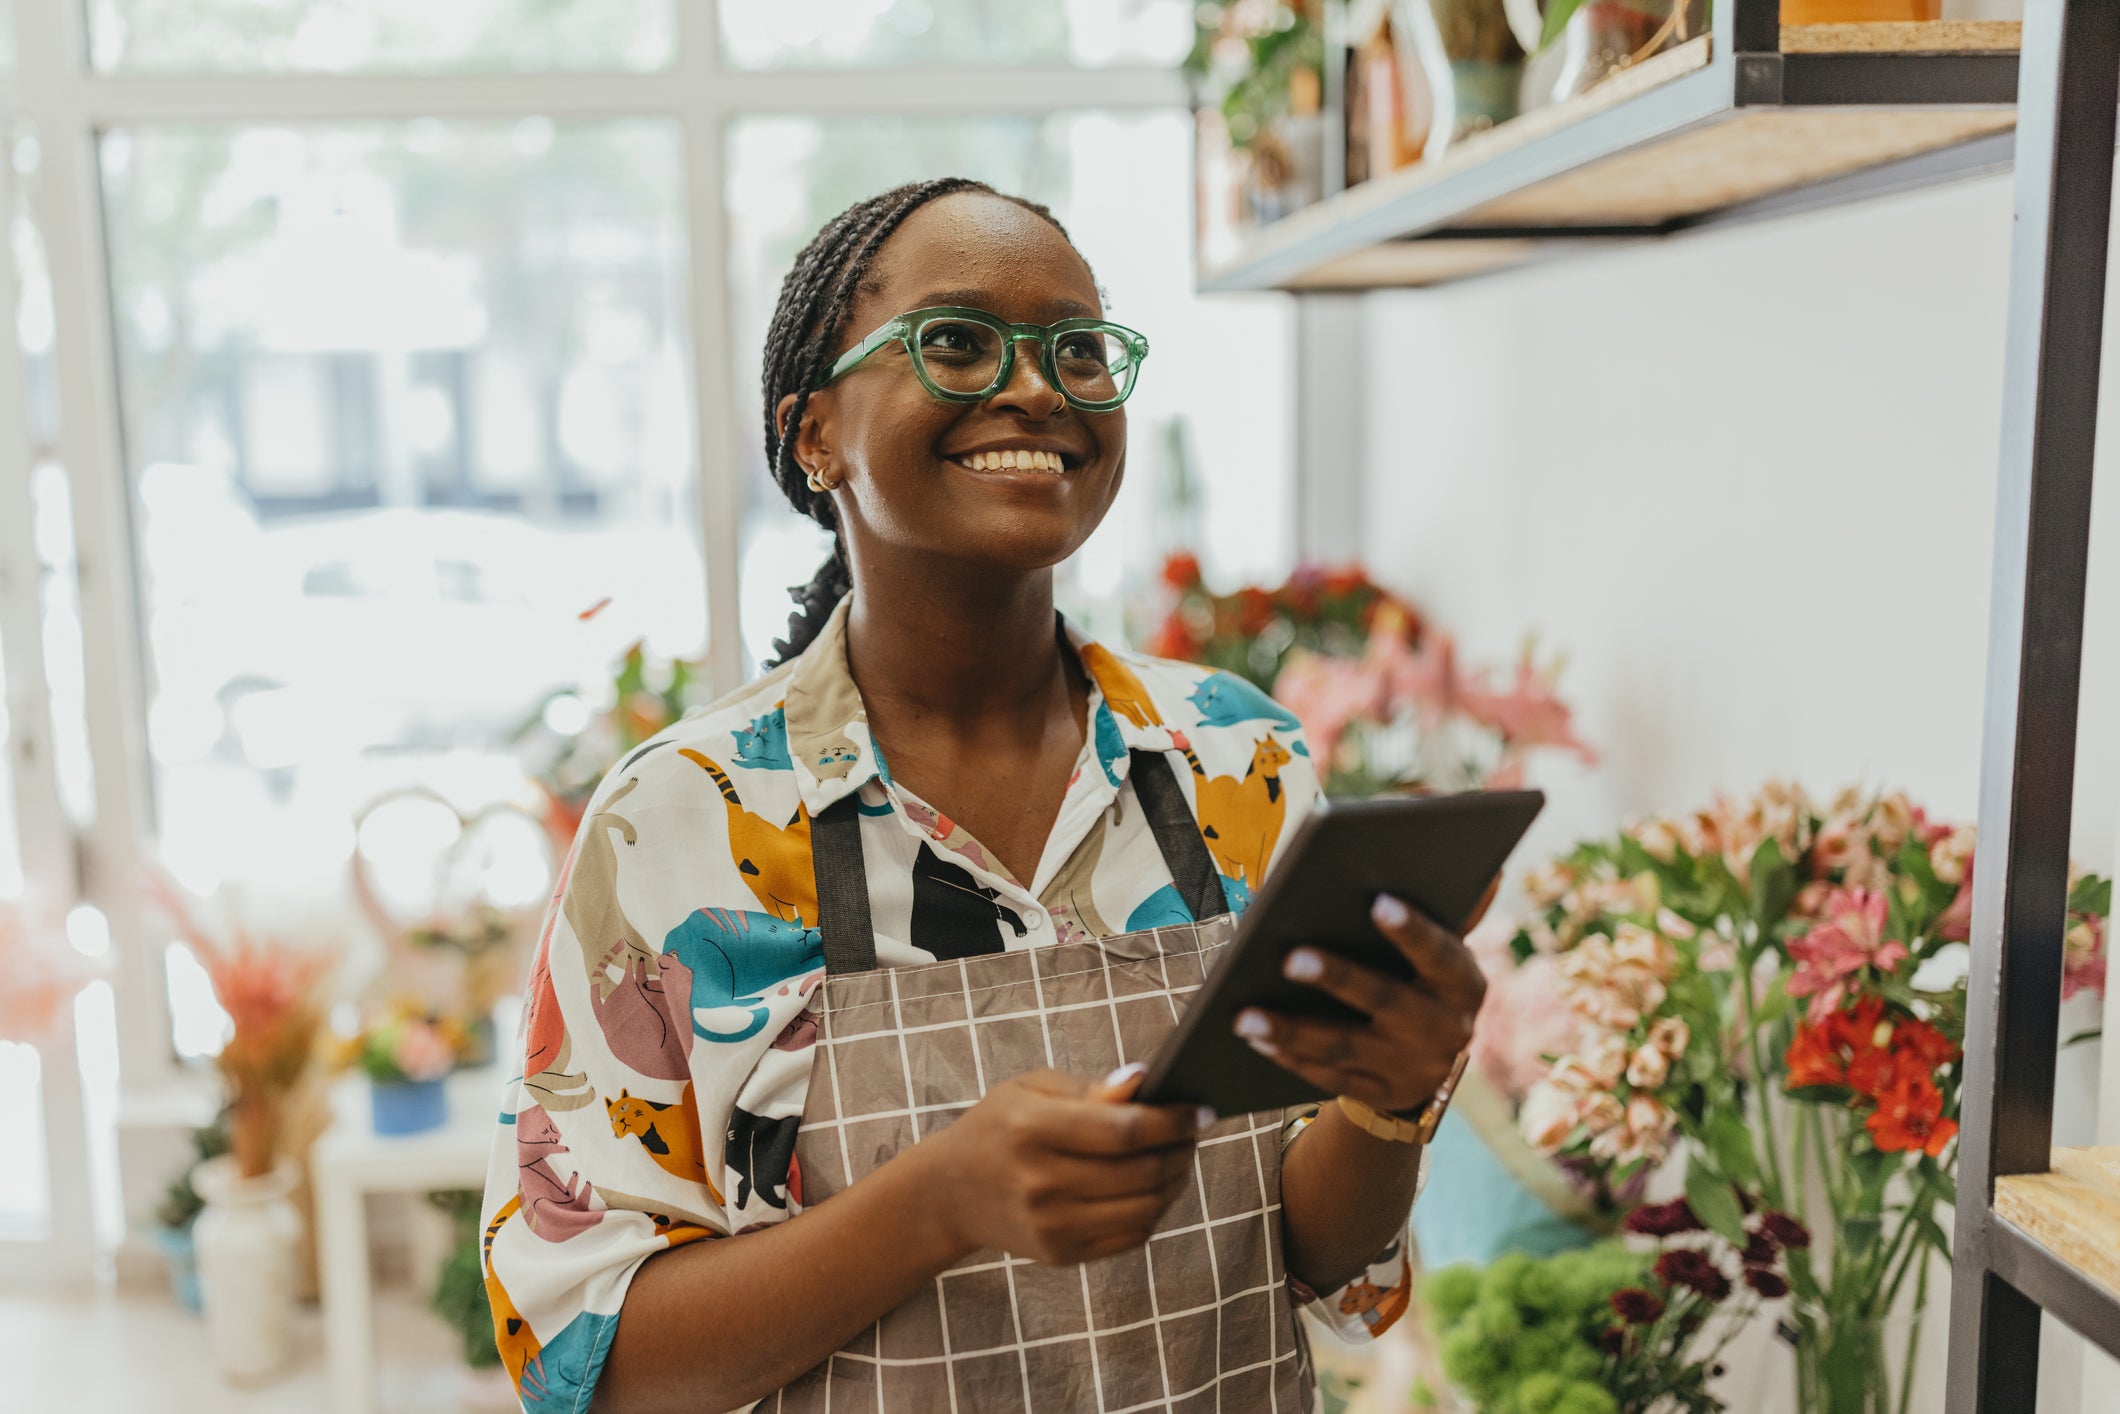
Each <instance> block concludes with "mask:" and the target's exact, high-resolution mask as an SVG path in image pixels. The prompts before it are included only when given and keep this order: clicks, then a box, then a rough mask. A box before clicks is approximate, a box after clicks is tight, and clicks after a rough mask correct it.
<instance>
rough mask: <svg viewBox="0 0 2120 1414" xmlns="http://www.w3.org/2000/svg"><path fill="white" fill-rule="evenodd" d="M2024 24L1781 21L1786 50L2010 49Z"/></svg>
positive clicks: (1955, 51)
mask: <svg viewBox="0 0 2120 1414" xmlns="http://www.w3.org/2000/svg"><path fill="white" fill-rule="evenodd" d="M2023 32H2024V26H2023V25H2022V24H2020V23H2019V22H2017V21H2016V20H1929V21H1908V22H1903V23H1899V24H1855V25H1783V26H1782V27H1781V52H1782V53H1784V54H1995V53H2001V52H2010V53H2014V52H2016V50H2017V47H2018V44H2019V42H2020V41H2021V39H2022V38H2023Z"/></svg>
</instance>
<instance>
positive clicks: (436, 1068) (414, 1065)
mask: <svg viewBox="0 0 2120 1414" xmlns="http://www.w3.org/2000/svg"><path fill="white" fill-rule="evenodd" d="M390 1058H391V1059H392V1060H393V1061H395V1062H396V1063H397V1068H398V1069H399V1070H402V1071H403V1072H405V1078H406V1079H407V1080H439V1079H441V1078H442V1077H443V1076H445V1075H447V1074H448V1073H449V1072H450V1071H451V1070H453V1069H455V1067H456V1053H455V1052H454V1051H452V1050H450V1049H449V1043H448V1042H447V1041H446V1040H444V1039H443V1038H442V1033H441V1032H440V1031H438V1030H436V1029H435V1028H434V1027H432V1026H429V1025H428V1024H427V1023H425V1022H424V1021H410V1022H407V1023H406V1024H405V1026H404V1027H403V1029H401V1030H400V1031H399V1032H398V1037H397V1046H396V1048H395V1049H394V1050H393V1052H392V1053H391V1057H390Z"/></svg>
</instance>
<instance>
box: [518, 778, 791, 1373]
mask: <svg viewBox="0 0 2120 1414" xmlns="http://www.w3.org/2000/svg"><path fill="white" fill-rule="evenodd" d="M634 760H635V761H636V762H638V763H639V764H638V766H637V767H631V768H628V767H622V768H620V769H619V770H615V771H614V772H613V773H612V774H611V775H610V776H609V777H607V778H606V779H605V780H604V781H603V782H602V783H601V784H600V785H599V786H598V787H597V790H596V792H595V794H594V796H593V797H592V801H591V805H590V808H589V809H588V810H587V811H586V812H585V815H584V819H583V821H582V825H581V827H580V829H579V831H578V832H577V834H576V837H575V840H574V842H573V846H572V848H571V849H570V850H569V853H568V857H567V860H566V862H565V864H564V866H563V867H562V870H561V873H560V880H559V887H558V888H557V889H556V890H555V892H554V895H553V900H552V904H551V906H550V908H549V910H548V912H547V915H546V917H545V919H544V923H543V927H542V930H541V934H540V938H539V942H538V947H537V952H536V958H535V961H534V962H533V964H532V967H531V972H530V978H529V985H528V996H527V999H526V1003H525V1010H524V1018H523V1050H522V1055H521V1066H520V1073H519V1074H518V1075H516V1076H515V1077H514V1078H513V1079H511V1080H510V1081H509V1082H508V1086H507V1089H506V1092H505V1093H504V1095H503V1098H502V1104H501V1113H500V1117H499V1124H498V1127H497V1130H496V1132H495V1136H494V1143H493V1153H492V1159H491V1163H490V1165H489V1168H488V1172H487V1180H486V1193H485V1202H484V1205H483V1217H484V1224H485V1226H484V1270H485V1278H486V1292H487V1296H488V1298H489V1301H490V1303H491V1305H492V1308H493V1323H494V1339H495V1342H496V1344H497V1345H498V1347H499V1349H500V1353H501V1357H502V1360H503V1362H504V1364H505V1365H506V1367H507V1370H508V1373H509V1376H510V1377H511V1378H512V1379H513V1380H514V1382H515V1386H516V1389H517V1392H518V1393H519V1395H520V1397H521V1399H522V1403H523V1407H524V1408H525V1409H528V1410H538V1411H542V1410H567V1411H579V1410H586V1409H587V1408H588V1407H589V1402H590V1399H591V1396H592V1394H593V1392H594V1390H595V1386H596V1382H597V1378H598V1376H599V1375H600V1373H601V1372H602V1369H603V1365H604V1360H605V1357H606V1355H607V1354H608V1353H609V1350H610V1347H611V1341H612V1338H613V1336H614V1335H615V1334H616V1332H617V1327H618V1316H619V1312H620V1310H621V1308H622V1307H623V1305H624V1302H625V1299H626V1291H627V1288H628V1287H629V1286H630V1284H631V1283H632V1280H633V1276H634V1273H636V1272H637V1271H638V1270H639V1269H640V1266H641V1263H643V1262H644V1261H646V1260H647V1259H648V1258H649V1257H651V1256H654V1255H655V1254H657V1253H659V1252H662V1251H664V1250H666V1249H668V1248H671V1247H675V1246H679V1245H682V1244H684V1243H688V1242H695V1241H699V1240H702V1239H711V1238H718V1237H721V1236H724V1235H726V1234H729V1233H732V1232H740V1231H744V1230H747V1229H748V1228H751V1227H757V1226H763V1225H766V1224H768V1223H771V1222H774V1221H777V1220H779V1219H780V1218H784V1217H786V1216H787V1215H788V1212H789V1211H790V1205H791V1203H795V1204H799V1193H800V1180H799V1176H798V1175H796V1174H795V1173H794V1172H793V1139H794V1129H795V1125H796V1124H797V1123H798V1121H799V1117H800V1114H801V1109H802V1099H803V1096H804V1094H805V1092H806V1090H807V1085H808V1064H809V1050H808V1049H807V1047H805V1046H802V1045H798V1044H795V1043H794V1042H793V1041H791V1039H790V1038H791V1037H799V1036H801V1034H802V1033H803V1026H802V1024H801V1018H802V1015H803V1012H804V1006H805V1002H806V998H807V995H808V992H809V991H810V990H811V989H810V988H809V987H808V986H807V985H805V975H806V974H807V973H808V972H809V971H811V970H812V968H813V967H817V966H821V955H820V954H816V950H815V949H813V948H811V947H809V946H808V945H807V943H808V941H809V940H811V939H814V938H815V930H814V929H810V928H805V927H804V926H803V924H802V923H801V921H800V920H799V919H798V920H792V921H790V922H787V923H780V922H778V920H774V919H771V918H768V917H765V916H764V915H759V914H755V913H753V912H751V911H749V910H747V909H746V908H744V907H740V906H738V905H737V900H735V899H732V898H731V892H732V889H733V891H734V892H735V893H737V894H739V895H740V898H741V903H742V904H745V905H751V906H752V907H753V908H755V904H752V900H751V896H750V894H749V893H748V892H745V891H743V887H742V879H741V876H740V875H738V874H736V873H735V869H734V866H733V865H731V864H729V863H728V862H727V861H728V860H729V857H730V856H729V849H728V840H727V835H728V830H727V826H726V825H725V823H724V818H723V817H724V811H723V808H722V800H721V797H720V796H719V794H718V793H716V792H715V786H714V784H713V782H712V781H711V780H710V779H709V778H708V776H707V775H706V774H705V773H704V772H703V771H701V770H700V769H699V768H698V767H696V766H694V765H692V764H691V763H689V762H687V761H685V760H683V759H681V756H680V753H678V752H676V751H669V750H659V751H656V752H654V753H652V754H651V755H648V756H646V757H645V758H642V757H641V756H639V755H638V754H637V755H636V757H635V758H634ZM673 766H674V767H676V768H681V769H671V767H673ZM694 776H696V777H698V780H697V781H696V782H695V781H694V780H693V779H691V778H692V777H694ZM697 787H704V791H701V790H699V789H697ZM769 925H770V926H769ZM805 935H807V937H806V936H805ZM783 1135H784V1140H785V1142H784V1143H783V1142H782V1139H783ZM776 1164H777V1167H775V1165H776Z"/></svg>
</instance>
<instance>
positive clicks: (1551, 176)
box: [1200, 0, 2018, 290]
mask: <svg viewBox="0 0 2120 1414" xmlns="http://www.w3.org/2000/svg"><path fill="white" fill-rule="evenodd" d="M1711 8H1712V9H1713V10H1714V12H1715V14H1714V20H1713V23H1712V28H1711V29H1710V31H1709V32H1708V33H1706V34H1702V35H1698V36H1696V37H1694V38H1692V39H1690V40H1688V41H1686V42H1685V43H1683V44H1681V45H1679V46H1677V47H1676V48H1673V49H1670V50H1667V51H1665V52H1663V53H1661V54H1657V55H1655V56H1653V57H1651V58H1649V59H1647V60H1645V61H1644V62H1642V63H1640V64H1637V65H1635V66H1633V67H1632V68H1630V69H1627V70H1625V71H1623V72H1621V73H1619V74H1617V75H1614V76H1613V77H1611V78H1608V79H1606V80H1605V81H1604V82H1603V83H1600V84H1599V85H1598V86H1597V87H1595V88H1594V89H1592V90H1590V91H1589V92H1588V93H1585V94H1582V95H1580V96H1578V97H1576V98H1572V99H1568V100H1566V101H1564V102H1561V103H1557V104H1552V105H1549V106H1547V107H1544V108H1538V109H1534V110H1532V111H1531V112H1529V113H1526V114H1524V115H1523V116H1521V117H1518V118H1515V119H1512V120H1511V121H1509V122H1507V123H1503V124H1501V125H1500V126H1498V127H1495V128H1492V129H1490V130H1488V131H1486V132H1482V133H1478V134H1475V135H1473V136H1471V137H1469V138H1467V139H1465V140H1463V141H1461V142H1459V143H1457V144H1455V145H1454V146H1453V147H1452V148H1451V149H1450V150H1449V151H1447V152H1445V153H1444V154H1442V155H1441V156H1440V157H1439V158H1437V159H1436V160H1434V161H1429V162H1422V163H1418V164H1416V165H1414V166H1412V167H1408V168H1404V169H1401V170H1399V171H1396V172H1392V173H1389V174H1386V175H1384V176H1381V177H1378V178H1375V179H1373V180H1371V181H1368V182H1364V183H1361V184H1359V185H1357V186H1354V187H1350V188H1346V189H1344V190H1338V191H1333V192H1331V193H1330V194H1329V195H1327V196H1326V197H1325V199H1324V200H1322V201H1320V202H1318V203H1316V204H1315V205H1312V206H1310V207H1307V208H1305V209H1303V210H1301V211H1298V212H1295V213H1293V214H1291V215H1289V216H1286V217H1284V218H1282V219H1281V220H1279V221H1276V222H1274V223H1273V224H1271V225H1269V226H1266V227H1263V228H1260V229H1258V230H1256V231H1254V232H1251V233H1250V234H1248V235H1247V236H1246V237H1244V239H1243V240H1242V243H1241V245H1240V247H1239V248H1238V249H1236V250H1235V251H1234V252H1228V253H1224V258H1219V259H1207V258H1205V257H1203V263H1202V268H1201V270H1200V287H1201V288H1202V289H1207V290H1254V289H1289V290H1329V289H1372V288H1378V287H1384V286H1414V285H1430V284H1439V283H1443V282H1446V281H1450V280H1457V279H1463V278H1466V277H1468V276H1472V275H1480V274H1487V273H1491V272H1493V271H1497V270H1504V269H1508V268H1511V267H1513V266H1517V265H1521V264H1524V263H1526V262H1528V261H1532V260H1539V259H1548V258H1552V257H1554V256H1556V255H1562V254H1566V253H1569V252H1572V251H1579V250H1582V249H1584V248H1586V247H1588V246H1594V245H1599V244H1605V243H1609V242H1612V241H1618V240H1639V239H1641V238H1643V237H1653V236H1664V235H1670V234H1673V233H1676V232H1679V231H1685V230H1691V229H1696V228H1699V227H1703V226H1711V225H1720V224H1725V223H1728V222H1733V221H1747V220H1757V219H1761V218H1765V217H1770V216H1778V215H1784V214H1790V213H1793V212H1796V211H1802V210H1808V209H1813V208H1816V207H1820V206H1828V205H1834V204H1838V203H1842V202H1847V201H1852V200H1858V199H1861V198H1864V197H1868V196H1875V195H1880V194H1884V193H1888V192H1894V191H1904V190H1908V189H1911V188H1915V187H1919V186H1926V185H1930V184H1933V183H1936V182H1940V181H1947V180H1951V179H1953V178H1958V177H1964V176H1970V175H1975V174H1979V173H1984V172H1996V171H2000V170H2002V169H2004V168H2006V167H2008V165H2009V162H2010V143H2011V133H2010V130H2011V128H2012V126H2013V125H2014V123H2015V118H2016V108H2015V104H2016V96H2017V44H2018V26H2017V25H2016V24H2014V23H1984V22H1951V21H1945V22H1939V23H1935V24H1867V25H1815V26H1803V27H1790V28H1783V27H1782V26H1781V24H1780V20H1779V15H1780V0H1729V3H1718V4H1716V5H1714V6H1712V7H1711ZM1332 87H1334V85H1331V84H1330V83H1328V88H1332ZM1338 140H1339V139H1338V137H1337V135H1336V134H1334V135H1330V136H1328V139H1327V141H1328V145H1329V146H1331V147H1333V148H1334V149H1335V151H1336V145H1337V143H1338ZM1331 155H1332V154H1329V155H1328V160H1327V162H1326V170H1327V173H1328V179H1329V178H1330V175H1331V173H1333V172H1334V171H1336V170H1337V168H1338V166H1339V164H1338V163H1337V162H1335V161H1332V160H1330V156H1331Z"/></svg>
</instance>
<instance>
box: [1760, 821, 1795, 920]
mask: <svg viewBox="0 0 2120 1414" xmlns="http://www.w3.org/2000/svg"><path fill="white" fill-rule="evenodd" d="M1795 901H1796V871H1795V870H1793V869H1791V868H1790V867H1789V863H1788V861H1787V860H1785V859H1783V858H1782V857H1781V846H1780V845H1779V844H1777V843H1776V842H1775V841H1773V840H1761V841H1760V844H1759V848H1758V849H1756V850H1754V851H1753V852H1752V900H1751V902H1752V916H1753V917H1754V918H1756V919H1758V920H1759V921H1760V922H1761V923H1762V924H1765V923H1768V922H1770V921H1772V920H1774V919H1777V918H1779V917H1781V916H1782V915H1783V914H1785V913H1787V912H1788V911H1789V905H1790V904H1792V903H1794V902H1795Z"/></svg>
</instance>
